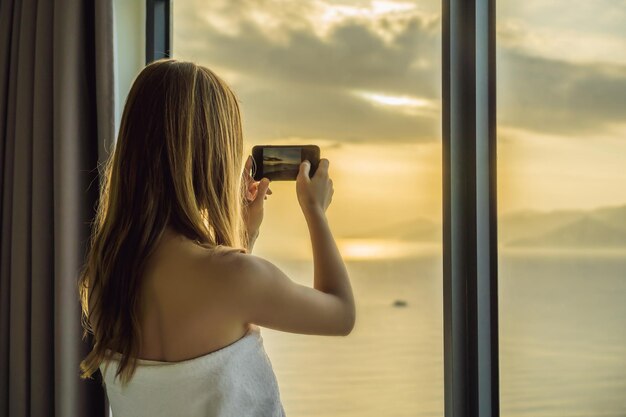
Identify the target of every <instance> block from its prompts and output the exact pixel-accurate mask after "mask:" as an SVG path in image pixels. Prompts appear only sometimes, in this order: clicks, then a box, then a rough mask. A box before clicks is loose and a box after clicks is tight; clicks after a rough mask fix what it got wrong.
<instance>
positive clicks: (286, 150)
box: [252, 145, 320, 181]
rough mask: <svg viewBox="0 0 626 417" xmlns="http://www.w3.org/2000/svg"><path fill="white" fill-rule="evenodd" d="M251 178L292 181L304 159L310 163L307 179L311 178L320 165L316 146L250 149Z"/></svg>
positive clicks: (278, 146) (263, 146) (258, 147)
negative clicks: (251, 162) (251, 160)
mask: <svg viewBox="0 0 626 417" xmlns="http://www.w3.org/2000/svg"><path fill="white" fill-rule="evenodd" d="M252 159H253V161H254V163H253V165H252V177H253V178H254V180H255V181H260V180H261V179H262V178H263V177H266V178H268V179H269V180H270V181H292V180H295V179H296V177H297V176H298V171H299V170H300V164H301V163H302V161H304V160H305V159H306V160H308V161H309V162H310V163H311V170H310V171H309V177H313V174H315V171H316V170H317V167H318V165H319V163H320V148H319V147H318V146H317V145H295V146H294V145H257V146H254V147H253V148H252Z"/></svg>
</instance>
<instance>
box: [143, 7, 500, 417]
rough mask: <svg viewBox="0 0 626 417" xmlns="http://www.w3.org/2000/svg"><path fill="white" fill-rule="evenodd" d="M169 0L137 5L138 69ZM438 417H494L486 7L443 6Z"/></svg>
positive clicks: (165, 46)
mask: <svg viewBox="0 0 626 417" xmlns="http://www.w3.org/2000/svg"><path fill="white" fill-rule="evenodd" d="M171 10H172V9H171V0H146V63H149V62H152V61H154V60H156V59H159V58H165V57H170V55H171V45H172V42H171V33H172V31H171V30H170V28H171V24H172V19H171ZM442 40H443V42H442V91H443V95H442V109H443V112H442V113H443V114H442V121H443V155H442V156H443V271H444V273H443V289H444V291H443V292H444V303H443V304H444V312H443V318H444V398H445V416H446V417H478V416H480V417H488V416H491V417H497V416H499V414H500V401H499V363H498V362H499V357H498V245H497V243H498V240H497V213H496V201H497V199H496V178H497V175H496V72H495V70H496V65H495V62H496V59H495V42H496V37H495V0H442Z"/></svg>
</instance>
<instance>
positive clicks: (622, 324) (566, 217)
mask: <svg viewBox="0 0 626 417" xmlns="http://www.w3.org/2000/svg"><path fill="white" fill-rule="evenodd" d="M572 6H574V4H573V3H571V2H567V1H564V0H555V1H550V2H546V1H543V0H527V1H523V2H519V1H512V0H500V1H499V2H498V48H499V49H498V86H499V87H498V92H499V93H498V103H499V104H498V149H499V167H498V168H499V169H498V171H499V192H498V194H499V208H500V216H499V231H500V235H499V240H500V260H499V262H500V278H499V280H500V284H499V286H500V297H499V300H500V336H501V339H500V347H501V351H500V358H501V395H502V400H501V409H502V415H503V416H505V417H517V416H531V415H532V416H559V417H566V416H580V415H589V416H618V415H620V416H621V415H624V413H626V395H625V393H626V302H625V300H626V119H625V118H624V116H625V115H626V54H625V53H624V52H625V51H626V36H625V35H626V4H625V3H624V2H615V1H610V0H602V1H597V2H582V3H576V5H575V7H572Z"/></svg>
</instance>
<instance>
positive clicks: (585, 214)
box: [498, 206, 626, 248]
mask: <svg viewBox="0 0 626 417" xmlns="http://www.w3.org/2000/svg"><path fill="white" fill-rule="evenodd" d="M498 234H499V236H500V240H501V241H502V242H503V243H504V244H505V245H507V246H514V247H554V248H560V247H563V248H602V247H607V248H609V247H612V248H614V247H626V206H620V207H604V208H600V209H596V210H590V211H572V210H568V211H555V212H549V213H541V212H525V213H516V214H511V215H510V216H503V217H502V218H501V220H500V223H499V231H498Z"/></svg>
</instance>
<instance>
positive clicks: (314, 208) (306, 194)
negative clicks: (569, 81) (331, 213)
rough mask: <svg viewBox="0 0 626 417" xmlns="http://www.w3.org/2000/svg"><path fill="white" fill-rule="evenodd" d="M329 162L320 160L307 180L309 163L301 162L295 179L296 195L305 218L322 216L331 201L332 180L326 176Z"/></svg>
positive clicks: (324, 159)
mask: <svg viewBox="0 0 626 417" xmlns="http://www.w3.org/2000/svg"><path fill="white" fill-rule="evenodd" d="M329 164H330V163H329V161H328V159H326V158H322V159H320V163H319V166H318V167H317V171H315V175H313V178H309V171H310V170H311V163H310V162H309V161H303V162H302V163H301V164H300V172H298V177H297V178H296V193H297V194H298V202H299V203H300V207H301V208H302V212H303V213H304V216H305V217H307V218H308V217H309V216H310V215H322V216H323V215H324V213H325V212H326V209H327V208H328V206H329V205H330V202H331V201H332V199H333V193H334V189H333V180H331V179H330V177H329V176H328V165H329Z"/></svg>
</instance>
